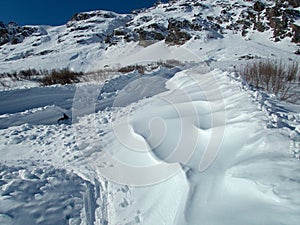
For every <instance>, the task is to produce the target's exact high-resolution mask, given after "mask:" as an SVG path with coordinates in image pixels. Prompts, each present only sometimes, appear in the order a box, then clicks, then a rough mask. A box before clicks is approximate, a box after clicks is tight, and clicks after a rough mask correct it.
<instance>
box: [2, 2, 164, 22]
mask: <svg viewBox="0 0 300 225" xmlns="http://www.w3.org/2000/svg"><path fill="white" fill-rule="evenodd" d="M156 1H157V0H127V1H124V0H51V1H49V0H1V1H0V21H4V22H5V23H8V22H10V21H13V22H17V23H18V24H20V25H41V24H42V25H62V24H65V23H66V22H67V21H68V20H69V19H70V18H71V17H72V15H73V14H75V13H76V12H84V11H91V10H97V9H104V10H110V11H115V12H118V13H129V12H131V11H132V10H133V9H140V8H143V7H149V6H152V5H153V4H154V3H155V2H156ZM164 2H167V0H165V1H164Z"/></svg>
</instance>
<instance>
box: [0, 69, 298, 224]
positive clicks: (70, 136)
mask: <svg viewBox="0 0 300 225" xmlns="http://www.w3.org/2000/svg"><path fill="white" fill-rule="evenodd" d="M228 75H229V74H228V73H224V72H221V71H220V70H212V71H209V68H207V67H206V66H204V64H203V65H198V66H194V67H192V68H190V69H186V70H183V71H180V72H177V73H176V74H175V76H173V77H172V78H171V79H169V78H167V77H163V76H151V75H149V76H145V77H143V76H142V77H140V76H139V77H136V79H132V78H133V77H134V75H130V76H129V77H130V79H128V80H130V82H127V84H126V85H124V81H125V80H126V79H125V78H126V76H125V77H123V78H122V79H121V78H119V79H118V78H115V79H113V80H112V81H110V82H109V83H105V84H103V86H99V85H84V84H81V85H77V86H74V85H69V86H56V87H49V88H33V89H28V90H27V89H25V90H12V91H8V92H3V95H1V101H0V102H1V114H2V116H1V118H0V119H1V121H2V122H1V125H2V127H1V128H2V129H1V130H0V133H1V136H0V140H1V141H0V149H1V164H0V165H1V173H0V176H1V177H0V186H1V189H0V191H1V192H0V193H1V198H0V205H1V211H0V221H1V224H24V221H28V224H53V223H58V224H93V222H95V224H149V225H150V224H170V225H171V224H180V225H182V224H189V225H190V224H192V225H194V224H199V223H200V224H251V225H253V224H298V222H299V219H300V218H299V205H300V202H299V199H300V198H299V197H300V196H299V195H300V176H299V172H300V165H299V161H298V160H296V159H295V158H292V157H291V150H290V147H291V145H293V146H298V145H297V143H296V142H295V141H291V139H290V134H291V133H293V132H295V131H292V130H290V129H289V128H287V127H281V128H267V124H268V121H269V118H268V117H267V114H266V113H265V112H264V111H263V110H258V106H259V105H260V104H259V103H258V102H257V101H256V102H255V101H254V102H253V101H251V99H250V97H251V96H252V94H251V93H252V92H249V91H246V90H244V91H243V90H241V87H242V86H241V85H240V83H239V82H237V81H235V80H234V79H233V78H230V77H229V76H228ZM121 81H122V83H120V85H121V86H120V87H121V88H120V90H114V89H113V88H110V87H113V85H112V83H111V82H114V86H118V82H121ZM159 82H161V83H162V84H165V85H158V83H159ZM125 83H126V82H125ZM144 86H147V88H146V89H145V88H142V89H141V87H144ZM54 90H55V93H56V94H55V95H53V91H54ZM101 90H102V91H101ZM104 90H105V91H104ZM141 90H143V91H141ZM22 93H23V94H22ZM25 93H26V95H25ZM104 96H105V97H104ZM133 96H134V97H135V98H134V99H135V101H134V102H132V101H131V100H132V98H133ZM32 98H36V101H32ZM104 103H106V104H107V105H108V108H106V109H104V108H101V106H102V104H104ZM83 105H84V106H85V107H83V108H84V110H82V107H79V106H83ZM107 105H106V106H107ZM80 110H81V111H80ZM99 110H100V111H99ZM294 110H297V109H294ZM63 112H66V113H67V114H69V115H73V118H72V120H73V123H72V122H70V121H69V122H66V124H61V125H59V124H57V121H56V120H57V119H58V118H60V117H61V115H62V113H63ZM86 114H87V115H86ZM294 116H295V118H296V117H297V114H296V113H294ZM75 117H76V118H75ZM290 124H291V126H294V127H295V130H296V131H297V129H299V123H298V125H297V123H296V124H293V123H290ZM14 125H16V126H14ZM295 140H296V139H295ZM298 141H299V140H298ZM25 218H26V220H25Z"/></svg>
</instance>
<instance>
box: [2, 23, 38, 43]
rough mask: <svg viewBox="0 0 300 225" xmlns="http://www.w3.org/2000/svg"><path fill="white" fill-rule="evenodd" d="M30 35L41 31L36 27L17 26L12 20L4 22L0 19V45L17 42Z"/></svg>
mask: <svg viewBox="0 0 300 225" xmlns="http://www.w3.org/2000/svg"><path fill="white" fill-rule="evenodd" d="M31 35H35V36H39V35H42V32H41V31H40V30H39V29H38V28H37V27H29V26H25V27H22V26H19V25H17V24H16V23H14V22H10V23H8V24H4V23H3V22H1V21H0V46H1V45H4V44H6V43H10V44H18V43H21V42H22V41H23V40H24V39H25V38H26V37H29V36H31Z"/></svg>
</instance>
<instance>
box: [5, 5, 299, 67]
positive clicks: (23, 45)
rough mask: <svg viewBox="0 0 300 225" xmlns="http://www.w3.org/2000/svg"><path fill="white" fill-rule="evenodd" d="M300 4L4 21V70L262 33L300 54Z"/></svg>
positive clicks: (164, 8) (89, 62)
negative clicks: (51, 22) (34, 22)
mask: <svg viewBox="0 0 300 225" xmlns="http://www.w3.org/2000/svg"><path fill="white" fill-rule="evenodd" d="M299 6H300V3H299V1H298V0H289V1H283V0H279V1H270V0H268V1H246V0H238V1H219V0H204V1H197V0H188V1H181V0H177V1H176V0H175V1H174V0H173V1H170V2H169V3H160V4H159V3H158V4H156V5H155V6H153V7H151V8H149V9H142V10H136V11H133V12H132V13H131V14H123V15H121V14H117V13H113V12H107V11H93V12H85V13H79V14H76V15H74V16H73V17H72V18H71V19H70V21H69V22H68V23H67V24H66V25H63V26H58V27H50V26H24V27H21V26H18V25H17V24H15V23H9V24H7V25H5V24H3V23H1V24H0V62H1V65H0V71H2V72H3V71H5V72H7V71H13V70H17V71H18V70H20V69H24V68H33V67H34V68H37V69H49V68H61V67H69V68H72V69H75V70H80V71H87V70H95V69H98V68H97V66H95V62H98V63H99V62H101V61H103V59H104V56H105V55H108V57H110V55H109V54H110V53H109V52H110V50H112V49H114V46H119V47H120V46H123V47H124V46H130V45H131V46H132V45H134V48H131V50H132V51H134V50H133V49H139V50H140V49H142V48H146V47H148V46H151V45H153V44H155V43H158V42H162V43H163V44H165V45H166V46H167V47H171V46H184V47H186V48H190V49H191V50H193V47H190V44H191V43H194V42H196V43H197V42H198V43H207V42H209V41H211V40H222V39H226V38H231V37H232V35H235V36H239V37H241V38H243V39H244V40H245V41H247V40H251V38H252V36H253V35H255V34H258V35H260V36H261V37H262V38H263V39H264V41H266V42H268V43H271V42H277V43H279V44H278V46H279V48H280V47H281V45H282V43H283V44H284V45H287V46H289V47H288V51H289V53H299V46H298V44H299V41H300V22H299V21H300V9H299ZM196 54H197V53H196ZM245 54H247V52H245ZM157 58H158V59H160V56H157ZM206 60H207V59H206ZM37 61H38V63H37ZM120 61H121V60H120ZM107 64H109V65H111V64H117V62H114V63H112V62H107V61H106V62H105V63H104V62H103V63H100V66H98V67H100V68H101V67H102V68H103V67H104V66H105V65H107Z"/></svg>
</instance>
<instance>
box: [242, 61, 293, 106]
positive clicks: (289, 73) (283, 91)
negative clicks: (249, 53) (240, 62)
mask: <svg viewBox="0 0 300 225" xmlns="http://www.w3.org/2000/svg"><path fill="white" fill-rule="evenodd" d="M298 71H299V64H298V62H292V63H284V62H283V61H282V60H278V61H276V60H269V59H267V60H259V61H254V62H252V63H248V64H247V65H246V66H245V67H244V68H243V69H242V70H241V75H242V77H243V78H244V79H245V80H246V81H247V83H248V84H249V85H252V86H254V87H256V88H258V89H262V90H265V91H267V92H269V93H271V94H274V95H276V96H277V97H278V98H279V99H280V100H288V99H291V98H293V97H295V96H294V95H295V92H293V91H292V89H293V88H294V87H295V86H297V83H298V85H299V73H298Z"/></svg>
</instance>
